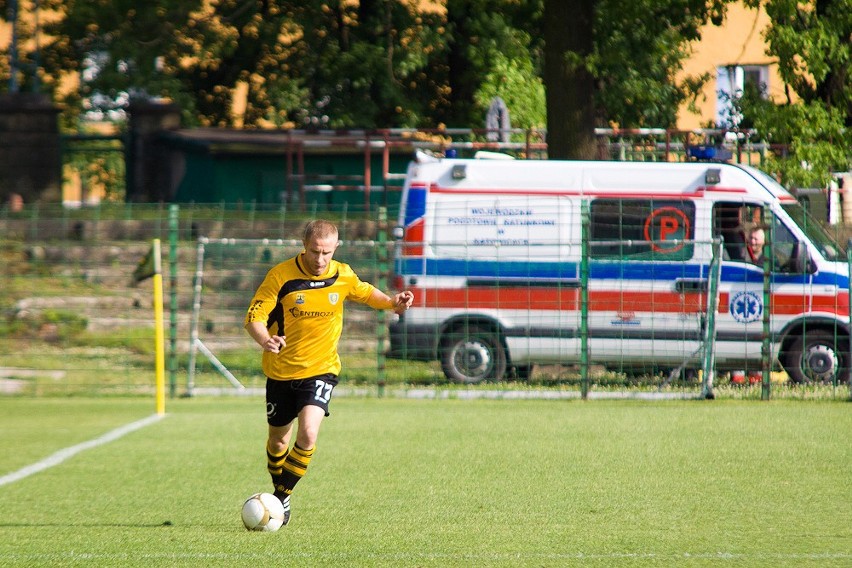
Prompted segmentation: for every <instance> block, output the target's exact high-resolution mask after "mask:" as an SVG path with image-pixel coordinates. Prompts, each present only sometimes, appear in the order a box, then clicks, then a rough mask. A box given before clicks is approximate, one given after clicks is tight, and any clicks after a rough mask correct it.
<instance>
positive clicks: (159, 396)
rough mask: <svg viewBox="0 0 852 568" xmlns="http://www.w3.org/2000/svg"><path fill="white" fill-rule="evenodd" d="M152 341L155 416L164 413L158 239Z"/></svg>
mask: <svg viewBox="0 0 852 568" xmlns="http://www.w3.org/2000/svg"><path fill="white" fill-rule="evenodd" d="M152 250H153V253H154V255H153V256H154V341H155V342H156V346H155V377H156V379H155V380H156V400H157V414H159V415H160V416H162V415H163V414H165V413H166V336H165V333H164V331H163V271H162V266H161V260H160V239H154V247H153V249H152Z"/></svg>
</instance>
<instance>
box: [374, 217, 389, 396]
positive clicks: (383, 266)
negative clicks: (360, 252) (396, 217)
mask: <svg viewBox="0 0 852 568" xmlns="http://www.w3.org/2000/svg"><path fill="white" fill-rule="evenodd" d="M387 224H388V210H387V207H379V226H378V230H377V235H376V241H377V250H376V256H377V261H378V262H377V265H378V271H379V273H378V276H377V278H376V285H377V287H378V288H379V289H380V290H382V291H385V290H387V280H388V279H387V272H388V249H387V242H388V233H387ZM387 333H388V328H387V325H386V316H385V311H384V310H379V311H378V312H377V313H376V384H377V386H378V395H379V396H380V397H381V396H384V394H385V384H386V379H387V376H386V369H385V340H386V339H387Z"/></svg>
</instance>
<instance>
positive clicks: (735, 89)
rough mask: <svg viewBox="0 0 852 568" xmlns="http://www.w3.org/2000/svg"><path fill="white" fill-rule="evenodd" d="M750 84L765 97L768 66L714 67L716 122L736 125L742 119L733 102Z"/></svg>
mask: <svg viewBox="0 0 852 568" xmlns="http://www.w3.org/2000/svg"><path fill="white" fill-rule="evenodd" d="M747 85H750V86H753V87H754V88H755V90H756V91H757V92H759V93H760V94H761V96H762V97H763V98H766V97H767V92H768V90H769V66H767V65H725V66H722V67H717V68H716V124H718V125H719V126H723V127H736V126H737V125H739V123H740V121H741V120H742V116H741V115H740V114H739V113H738V112H737V110H736V106H735V103H736V101H737V100H738V99H739V98H740V97H742V96H743V93H744V92H745V89H746V86H747Z"/></svg>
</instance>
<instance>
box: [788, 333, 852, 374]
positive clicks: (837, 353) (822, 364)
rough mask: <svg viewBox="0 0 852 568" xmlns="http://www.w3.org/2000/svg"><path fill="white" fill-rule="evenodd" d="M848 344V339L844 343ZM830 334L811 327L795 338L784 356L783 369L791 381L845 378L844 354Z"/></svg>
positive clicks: (845, 363) (845, 364) (845, 362)
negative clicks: (810, 329)
mask: <svg viewBox="0 0 852 568" xmlns="http://www.w3.org/2000/svg"><path fill="white" fill-rule="evenodd" d="M847 343H848V342H847ZM838 345H839V342H838V341H837V339H836V338H835V337H834V334H832V333H829V332H827V331H823V330H814V331H811V332H810V333H806V334H805V335H804V336H799V337H797V338H796V339H795V340H794V341H793V343H792V344H791V345H790V349H789V350H788V351H787V355H786V357H785V358H784V370H785V371H787V374H789V375H790V379H791V380H792V381H793V382H795V383H812V382H817V383H828V382H832V381H834V380H835V378H836V380H837V381H838V382H844V381H846V368H847V365H848V362H847V361H846V356H845V355H844V353H843V352H842V351H841V350H840V349H839V348H838Z"/></svg>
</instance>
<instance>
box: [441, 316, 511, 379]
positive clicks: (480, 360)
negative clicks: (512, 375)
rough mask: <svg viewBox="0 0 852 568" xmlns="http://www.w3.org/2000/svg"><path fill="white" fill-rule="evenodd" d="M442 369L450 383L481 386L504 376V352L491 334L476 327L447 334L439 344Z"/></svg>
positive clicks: (496, 338) (500, 344)
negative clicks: (482, 383)
mask: <svg viewBox="0 0 852 568" xmlns="http://www.w3.org/2000/svg"><path fill="white" fill-rule="evenodd" d="M441 369H443V371H444V374H445V375H446V376H447V378H448V379H449V380H451V381H454V382H457V383H468V384H472V383H480V382H482V381H487V380H498V379H502V378H503V375H505V374H506V350H505V349H504V348H503V345H502V343H500V339H499V338H498V337H497V335H496V334H495V333H493V332H490V331H488V330H485V329H480V328H477V327H471V328H469V329H467V330H457V331H452V332H450V333H449V334H448V335H447V336H446V337H445V338H444V341H443V342H442V344H441Z"/></svg>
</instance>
